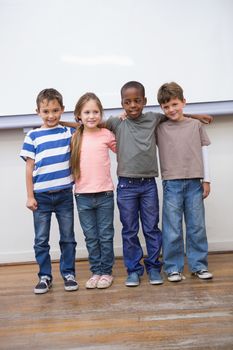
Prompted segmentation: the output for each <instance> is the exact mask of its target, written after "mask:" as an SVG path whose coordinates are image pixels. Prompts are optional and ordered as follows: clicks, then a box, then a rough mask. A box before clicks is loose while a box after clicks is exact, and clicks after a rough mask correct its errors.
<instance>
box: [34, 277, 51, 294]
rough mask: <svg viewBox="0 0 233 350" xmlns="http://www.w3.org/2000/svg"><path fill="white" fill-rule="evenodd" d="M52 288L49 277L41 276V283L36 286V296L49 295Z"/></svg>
mask: <svg viewBox="0 0 233 350" xmlns="http://www.w3.org/2000/svg"><path fill="white" fill-rule="evenodd" d="M51 287H52V280H51V278H50V277H49V276H41V277H40V282H39V283H38V284H37V285H36V286H35V288H34V293H35V294H44V293H47V292H48V290H49V288H51Z"/></svg>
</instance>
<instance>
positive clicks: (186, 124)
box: [157, 118, 210, 180]
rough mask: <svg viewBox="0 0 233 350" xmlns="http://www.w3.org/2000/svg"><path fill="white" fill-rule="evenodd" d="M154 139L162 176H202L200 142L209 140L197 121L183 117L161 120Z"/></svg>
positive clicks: (165, 177) (202, 144) (181, 177)
mask: <svg viewBox="0 0 233 350" xmlns="http://www.w3.org/2000/svg"><path fill="white" fill-rule="evenodd" d="M157 143H158V148H159V160H160V168H161V176H162V179H163V180H175V179H192V178H203V175H204V174H203V159H202V146H208V145H209V144H210V140H209V138H208V135H207V133H206V131H205V128H204V125H203V124H202V123H201V122H199V121H198V120H196V119H192V118H185V119H184V120H182V121H179V122H175V121H171V120H168V121H166V122H165V123H161V124H160V125H159V127H158V128H157Z"/></svg>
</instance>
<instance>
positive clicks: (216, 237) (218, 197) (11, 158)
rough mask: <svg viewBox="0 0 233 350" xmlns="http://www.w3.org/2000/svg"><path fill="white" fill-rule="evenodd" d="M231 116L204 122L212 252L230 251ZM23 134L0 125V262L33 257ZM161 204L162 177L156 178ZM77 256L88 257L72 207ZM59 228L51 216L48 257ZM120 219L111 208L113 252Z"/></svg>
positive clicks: (232, 191) (232, 192)
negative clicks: (22, 155) (208, 141)
mask: <svg viewBox="0 0 233 350" xmlns="http://www.w3.org/2000/svg"><path fill="white" fill-rule="evenodd" d="M232 131H233V116H232V117H230V116H225V117H220V116H219V117H215V119H214V122H213V123H212V124H211V125H209V126H207V132H208V134H209V136H210V138H211V140H212V145H211V146H210V166H211V174H212V193H211V195H210V197H209V198H208V199H207V200H206V202H205V203H206V226H207V233H208V239H209V248H210V251H216V250H220V251H225V250H233V234H232V232H233V212H232V208H233V188H232V179H233V162H232V154H233V137H232ZM23 139H24V133H23V130H22V129H16V130H0V159H1V172H0V193H1V202H0V213H1V222H0V242H1V244H0V263H7V262H22V261H33V260H34V252H33V238H34V231H33V222H32V214H31V212H30V211H29V210H28V209H27V208H26V207H25V201H26V191H25V163H24V161H23V160H21V159H20V158H19V152H20V149H21V147H22V143H23ZM111 158H112V175H113V178H114V182H115V184H116V182H117V179H116V175H115V173H116V171H115V170H116V162H115V156H114V155H113V156H112V157H111ZM158 188H159V196H160V202H161V206H162V194H161V181H160V179H158ZM75 231H76V238H77V243H78V244H77V258H81V257H82V258H83V257H86V256H87V252H86V247H85V242H84V239H83V234H82V232H81V229H80V226H79V222H78V215H77V211H76V208H75ZM58 240H59V236H58V229H57V224H56V220H53V225H52V230H51V252H52V258H54V259H57V258H58V257H59V246H58ZM121 247H122V244H121V224H120V221H119V218H118V209H117V207H116V210H115V253H116V255H122V248H121Z"/></svg>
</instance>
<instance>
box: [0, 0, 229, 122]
mask: <svg viewBox="0 0 233 350" xmlns="http://www.w3.org/2000/svg"><path fill="white" fill-rule="evenodd" d="M232 14H233V1H232V0H176V1H174V0H143V1H142V0H85V1H84V0H40V1H39V0H0V41H1V55H0V96H1V103H0V116H6V115H20V114H23V115H24V114H31V113H34V112H35V99H36V95H37V94H38V93H39V91H40V90H42V89H44V88H48V87H54V88H56V89H58V90H59V91H60V92H61V93H62V94H63V97H64V104H65V106H66V111H73V109H74V105H75V103H76V101H77V99H78V98H79V97H80V95H81V94H83V93H85V92H87V91H93V92H95V93H96V94H97V95H98V96H99V97H100V99H101V100H102V103H103V105H104V108H115V107H120V88H121V86H122V85H123V84H124V83H125V82H127V81H129V80H138V81H140V82H142V83H143V84H144V85H145V88H146V95H147V98H148V105H155V104H157V101H156V91H157V90H158V88H159V86H160V85H161V84H163V83H164V82H168V81H176V82H178V83H179V84H181V85H182V86H183V88H184V91H185V96H186V99H187V102H209V101H226V100H232V99H233V93H232V86H233V71H232V62H233V44H232V43H233V41H232V40H233V39H232V38H233V20H232Z"/></svg>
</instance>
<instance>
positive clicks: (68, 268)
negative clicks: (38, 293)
mask: <svg viewBox="0 0 233 350" xmlns="http://www.w3.org/2000/svg"><path fill="white" fill-rule="evenodd" d="M34 195H35V199H36V201H37V203H38V209H37V210H35V211H34V212H33V218H34V229H35V243H34V250H35V256H36V261H37V263H38V264H39V273H38V276H39V277H40V276H45V275H47V276H50V277H51V278H52V267H51V258H50V254H49V250H50V246H49V238H50V224H51V217H52V213H55V215H56V218H57V221H58V225H59V232H60V241H59V245H60V250H61V256H60V272H61V275H62V276H63V277H64V276H66V275H68V274H72V275H75V252H76V241H75V235H74V210H73V209H74V205H73V194H72V189H65V190H61V191H59V192H41V193H35V194H34Z"/></svg>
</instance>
